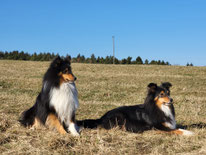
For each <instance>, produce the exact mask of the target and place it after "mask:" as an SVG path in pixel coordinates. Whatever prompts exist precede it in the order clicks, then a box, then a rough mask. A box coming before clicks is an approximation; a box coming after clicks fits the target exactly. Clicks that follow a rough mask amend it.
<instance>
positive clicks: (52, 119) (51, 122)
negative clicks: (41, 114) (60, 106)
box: [46, 114, 67, 135]
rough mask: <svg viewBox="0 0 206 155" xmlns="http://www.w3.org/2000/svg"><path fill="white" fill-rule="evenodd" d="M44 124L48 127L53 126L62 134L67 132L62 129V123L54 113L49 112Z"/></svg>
mask: <svg viewBox="0 0 206 155" xmlns="http://www.w3.org/2000/svg"><path fill="white" fill-rule="evenodd" d="M46 125H48V126H49V128H55V129H56V130H57V131H58V132H59V133H60V134H62V135H64V134H66V133H67V132H66V131H65V130H64V127H63V125H62V124H61V123H60V121H59V119H58V118H57V116H56V115H54V114H49V115H48V117H47V120H46Z"/></svg>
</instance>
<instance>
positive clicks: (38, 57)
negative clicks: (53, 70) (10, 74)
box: [0, 51, 57, 61]
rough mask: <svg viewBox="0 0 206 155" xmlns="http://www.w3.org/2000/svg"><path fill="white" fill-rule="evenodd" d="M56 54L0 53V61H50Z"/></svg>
mask: <svg viewBox="0 0 206 155" xmlns="http://www.w3.org/2000/svg"><path fill="white" fill-rule="evenodd" d="M56 56H57V54H54V53H52V54H51V53H39V54H37V53H33V54H29V53H25V52H23V51H21V52H19V51H12V52H1V51H0V59H8V60H31V61H50V60H52V59H54V58H55V57H56Z"/></svg>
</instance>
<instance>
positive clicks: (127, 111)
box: [77, 82, 193, 135]
mask: <svg viewBox="0 0 206 155" xmlns="http://www.w3.org/2000/svg"><path fill="white" fill-rule="evenodd" d="M171 86H172V85H171V84H170V83H169V82H165V83H162V85H161V86H157V84H155V83H150V84H149V85H148V94H147V97H146V99H145V102H144V104H140V105H134V106H122V107H118V108H115V109H113V110H111V111H108V112H107V113H105V114H104V115H103V116H102V117H101V118H99V119H87V120H81V121H77V124H78V125H79V126H80V127H84V128H91V129H93V128H97V127H102V128H105V129H111V128H113V127H117V126H119V127H120V128H124V129H126V130H127V131H130V132H135V133H141V132H144V131H146V130H150V129H152V128H155V129H158V130H161V131H165V132H169V133H174V134H180V135H192V134H193V133H192V132H190V131H187V130H183V129H177V127H176V121H175V110H174V106H173V99H172V98H171V97H170V87H171Z"/></svg>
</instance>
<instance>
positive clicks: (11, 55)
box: [0, 51, 170, 65]
mask: <svg viewBox="0 0 206 155" xmlns="http://www.w3.org/2000/svg"><path fill="white" fill-rule="evenodd" d="M57 55H58V54H54V53H52V54H51V53H38V54H37V53H33V54H29V53H25V52H23V51H21V52H19V51H12V52H2V51H0V59H8V60H31V61H50V60H52V59H54V58H55V57H56V56H57ZM72 62H76V63H93V64H113V56H106V57H105V58H104V57H99V56H98V57H96V56H95V55H94V54H92V55H91V57H88V58H86V57H85V56H84V55H81V54H78V55H77V57H73V58H72ZM115 64H145V65H149V64H151V65H170V63H169V62H165V61H163V60H158V61H156V60H152V61H149V60H147V59H146V60H145V61H143V60H142V58H141V57H140V56H138V57H137V58H136V59H135V60H132V57H130V56H129V57H127V58H124V59H122V60H118V59H117V58H115Z"/></svg>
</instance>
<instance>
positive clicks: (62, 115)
mask: <svg viewBox="0 0 206 155" xmlns="http://www.w3.org/2000/svg"><path fill="white" fill-rule="evenodd" d="M50 106H51V107H54V109H55V111H56V113H57V114H58V117H59V119H60V121H61V122H64V123H65V124H66V126H69V124H70V122H71V119H72V114H73V113H75V111H76V109H77V108H78V107H79V101H78V92H77V89H76V86H75V84H74V83H69V82H67V83H62V84H61V85H60V87H59V88H52V89H51V90H50Z"/></svg>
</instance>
